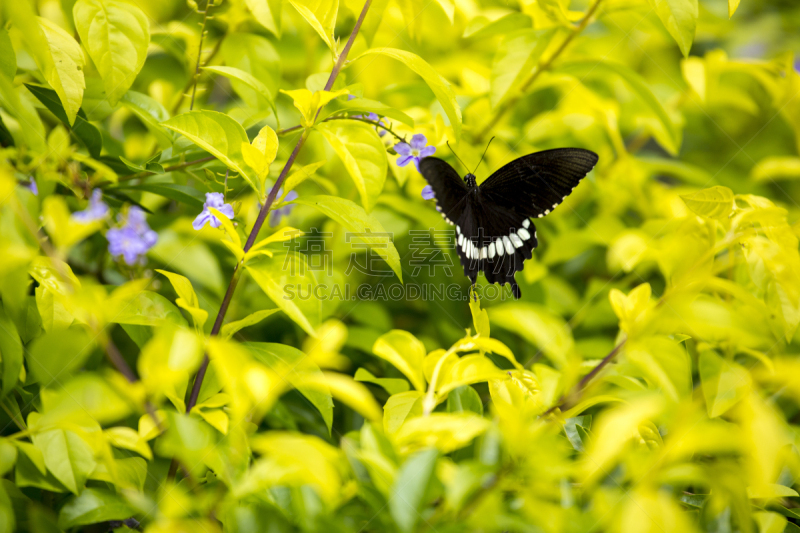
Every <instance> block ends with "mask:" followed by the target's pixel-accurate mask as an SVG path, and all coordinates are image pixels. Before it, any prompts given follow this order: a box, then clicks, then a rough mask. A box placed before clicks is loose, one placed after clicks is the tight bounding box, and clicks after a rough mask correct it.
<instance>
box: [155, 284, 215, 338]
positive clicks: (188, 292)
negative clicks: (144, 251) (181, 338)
mask: <svg viewBox="0 0 800 533" xmlns="http://www.w3.org/2000/svg"><path fill="white" fill-rule="evenodd" d="M156 272H158V273H160V274H163V275H164V276H166V277H167V279H169V282H170V283H171V284H172V288H173V289H175V292H176V293H177V294H178V299H177V300H175V303H176V304H177V305H178V307H180V308H182V309H185V310H186V311H187V312H188V313H189V314H190V315H191V316H192V320H193V321H194V324H195V326H196V327H197V328H198V329H200V330H202V329H203V325H204V324H205V323H206V320H207V319H208V311H206V310H205V309H201V308H200V301H199V300H198V299H197V294H196V293H195V292H194V287H192V282H191V281H189V279H188V278H186V277H185V276H181V275H180V274H175V273H173V272H167V271H166V270H158V269H156Z"/></svg>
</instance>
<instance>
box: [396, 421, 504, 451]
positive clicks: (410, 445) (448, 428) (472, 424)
mask: <svg viewBox="0 0 800 533" xmlns="http://www.w3.org/2000/svg"><path fill="white" fill-rule="evenodd" d="M489 426H491V422H490V421H489V420H487V419H485V418H483V417H482V416H479V415H476V414H475V413H471V412H468V411H464V412H461V413H433V414H431V415H429V416H418V417H416V418H412V419H410V420H406V422H405V423H404V424H403V425H402V426H401V427H400V429H399V430H398V431H397V432H396V433H395V434H394V435H393V436H392V438H393V439H394V441H395V442H396V443H397V445H398V446H399V447H400V452H401V453H409V452H413V451H415V450H418V449H420V448H423V447H427V446H434V447H436V448H437V449H439V451H441V452H442V453H450V452H452V451H454V450H457V449H459V448H463V447H464V446H466V445H467V444H469V443H470V442H471V441H472V439H474V438H475V437H477V436H478V435H480V434H482V433H483V432H485V431H486V430H487V429H489Z"/></svg>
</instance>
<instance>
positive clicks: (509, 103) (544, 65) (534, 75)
mask: <svg viewBox="0 0 800 533" xmlns="http://www.w3.org/2000/svg"><path fill="white" fill-rule="evenodd" d="M602 1H603V0H595V2H594V4H592V7H590V8H589V11H587V12H586V16H585V17H583V19H581V22H580V24H578V25H577V26H575V27H574V28H572V31H571V32H570V33H569V35H567V38H566V39H564V41H563V42H562V43H561V45H560V46H559V47H558V49H556V51H555V52H553V53H552V54H550V56H549V57H548V58H547V59H543V60H540V61H539V64H538V65H536V68H535V69H534V70H533V72H531V74H530V75H529V76H528V77H527V78H526V79H525V81H523V82H522V85H520V86H519V90H518V91H517V95H516V96H514V97H512V98H509V99H508V100H506V101H505V102H504V103H503V104H502V105H500V107H499V109H498V110H497V112H496V113H495V114H494V116H493V117H492V119H491V120H490V121H489V122H488V123H487V124H486V126H484V127H483V129H482V130H481V131H480V132H479V133H478V135H476V136H475V142H476V143H478V142H480V141H481V140H483V138H484V137H486V135H487V134H488V133H489V132H490V131H492V129H493V128H494V127H495V126H496V125H497V123H498V122H499V121H500V119H501V118H502V117H503V115H505V114H506V113H507V112H508V111H509V110H510V109H511V108H512V107H514V105H515V104H516V103H517V102H518V101H519V100H520V98H522V96H523V95H524V94H525V91H526V90H527V89H528V87H530V86H531V85H533V83H534V82H535V81H536V80H537V79H538V78H539V76H540V75H541V74H542V72H545V71H546V70H547V69H549V68H550V67H551V66H552V64H553V61H555V60H556V59H557V58H558V56H560V55H561V54H562V53H563V52H564V50H566V48H567V46H568V45H569V43H571V42H572V40H573V39H575V37H577V36H578V35H579V34H580V33H581V32H582V31H583V30H584V29H586V26H588V25H589V21H590V20H591V18H592V17H593V16H594V14H595V13H596V12H597V8H598V7H599V6H600V2H602Z"/></svg>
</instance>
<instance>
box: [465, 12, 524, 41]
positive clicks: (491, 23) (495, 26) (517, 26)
mask: <svg viewBox="0 0 800 533" xmlns="http://www.w3.org/2000/svg"><path fill="white" fill-rule="evenodd" d="M532 24H533V21H532V20H531V18H530V17H529V16H528V15H524V14H522V13H518V12H513V13H508V14H506V15H503V16H502V17H500V18H498V19H495V20H489V19H488V18H487V17H484V16H482V15H479V16H477V17H473V18H472V19H470V21H469V23H468V24H467V27H466V28H465V29H464V34H463V35H462V37H463V38H464V39H486V38H488V37H494V36H496V35H509V34H511V33H512V32H514V31H516V30H524V29H528V28H530V27H531V25H532Z"/></svg>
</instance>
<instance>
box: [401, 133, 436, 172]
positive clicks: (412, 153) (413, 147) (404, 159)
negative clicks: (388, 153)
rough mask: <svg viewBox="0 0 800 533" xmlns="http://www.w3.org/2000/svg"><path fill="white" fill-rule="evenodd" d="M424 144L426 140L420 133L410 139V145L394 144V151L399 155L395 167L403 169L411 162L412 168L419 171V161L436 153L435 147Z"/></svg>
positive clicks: (426, 142)
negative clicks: (414, 167) (412, 163)
mask: <svg viewBox="0 0 800 533" xmlns="http://www.w3.org/2000/svg"><path fill="white" fill-rule="evenodd" d="M426 144H428V139H427V138H425V136H424V135H423V134H421V133H417V134H416V135H414V136H413V137H411V144H409V143H398V144H395V145H394V151H395V152H397V153H398V154H399V155H400V157H398V158H397V166H399V167H404V166H406V165H407V164H409V163H410V162H411V161H413V162H414V166H416V167H417V170H419V160H420V159H422V158H423V157H428V156H431V155H433V154H434V153H436V147H435V146H425V145H426Z"/></svg>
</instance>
